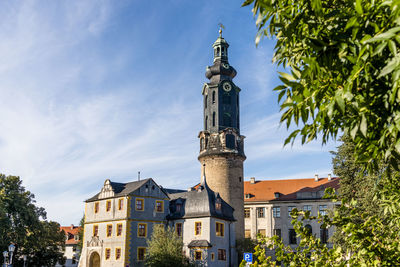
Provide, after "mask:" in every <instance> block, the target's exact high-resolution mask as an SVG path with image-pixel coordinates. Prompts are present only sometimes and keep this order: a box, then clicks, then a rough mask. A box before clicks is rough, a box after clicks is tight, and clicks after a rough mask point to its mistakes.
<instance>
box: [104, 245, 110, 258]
mask: <svg viewBox="0 0 400 267" xmlns="http://www.w3.org/2000/svg"><path fill="white" fill-rule="evenodd" d="M107 252H108V255H107ZM104 258H105V259H106V260H109V259H111V248H105V249H104Z"/></svg>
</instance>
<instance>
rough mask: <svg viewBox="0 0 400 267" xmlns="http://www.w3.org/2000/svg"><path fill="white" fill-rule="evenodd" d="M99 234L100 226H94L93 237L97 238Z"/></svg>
mask: <svg viewBox="0 0 400 267" xmlns="http://www.w3.org/2000/svg"><path fill="white" fill-rule="evenodd" d="M98 234H99V226H98V225H93V236H97V235H98Z"/></svg>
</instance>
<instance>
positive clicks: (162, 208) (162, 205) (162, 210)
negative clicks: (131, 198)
mask: <svg viewBox="0 0 400 267" xmlns="http://www.w3.org/2000/svg"><path fill="white" fill-rule="evenodd" d="M157 204H161V210H158V206H157ZM155 211H156V212H158V213H164V201H163V200H156V206H155Z"/></svg>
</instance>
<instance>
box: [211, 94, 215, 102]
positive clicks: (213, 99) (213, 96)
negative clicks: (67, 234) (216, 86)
mask: <svg viewBox="0 0 400 267" xmlns="http://www.w3.org/2000/svg"><path fill="white" fill-rule="evenodd" d="M212 103H213V104H215V91H214V92H212Z"/></svg>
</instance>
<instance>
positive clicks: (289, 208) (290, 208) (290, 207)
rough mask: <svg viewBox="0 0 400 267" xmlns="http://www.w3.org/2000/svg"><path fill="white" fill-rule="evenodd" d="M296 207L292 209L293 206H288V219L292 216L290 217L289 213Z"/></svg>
mask: <svg viewBox="0 0 400 267" xmlns="http://www.w3.org/2000/svg"><path fill="white" fill-rule="evenodd" d="M295 208H296V207H294V206H289V207H288V208H287V211H288V217H289V218H290V217H292V216H290V213H291V212H292V210H293V209H295Z"/></svg>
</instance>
